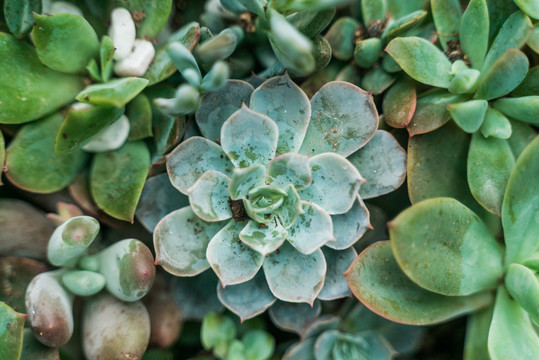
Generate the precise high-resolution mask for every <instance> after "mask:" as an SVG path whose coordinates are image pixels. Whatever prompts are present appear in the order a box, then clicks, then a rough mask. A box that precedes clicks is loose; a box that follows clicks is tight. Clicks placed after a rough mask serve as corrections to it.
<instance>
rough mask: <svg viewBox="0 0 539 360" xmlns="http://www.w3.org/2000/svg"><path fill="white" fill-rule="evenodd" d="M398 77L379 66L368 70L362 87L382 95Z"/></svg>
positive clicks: (362, 81) (362, 80)
mask: <svg viewBox="0 0 539 360" xmlns="http://www.w3.org/2000/svg"><path fill="white" fill-rule="evenodd" d="M395 80H397V78H396V77H395V76H394V75H393V74H391V73H388V72H386V71H385V70H384V69H383V68H381V67H377V68H374V69H373V70H371V71H368V72H367V73H366V74H365V76H364V77H363V78H362V79H361V87H362V88H363V89H365V90H367V91H369V92H371V91H372V93H373V94H374V95H380V94H382V93H383V92H384V91H386V90H387V89H388V88H389V87H390V86H391V85H392V84H393V83H394V82H395Z"/></svg>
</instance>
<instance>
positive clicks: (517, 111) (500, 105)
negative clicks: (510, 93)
mask: <svg viewBox="0 0 539 360" xmlns="http://www.w3.org/2000/svg"><path fill="white" fill-rule="evenodd" d="M494 108H495V109H496V110H498V111H500V112H501V113H503V114H504V115H506V116H509V117H511V118H513V119H516V120H520V121H524V122H527V123H530V124H533V125H538V124H539V96H538V95H532V96H523V97H519V98H503V99H499V100H497V101H496V102H495V103H494Z"/></svg>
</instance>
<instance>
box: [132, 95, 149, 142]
mask: <svg viewBox="0 0 539 360" xmlns="http://www.w3.org/2000/svg"><path fill="white" fill-rule="evenodd" d="M125 115H126V116H127V118H128V119H129V125H130V126H129V138H128V140H129V141H136V140H142V139H144V138H147V137H150V136H152V135H153V133H152V106H151V104H150V100H149V99H148V97H147V96H146V95H144V94H139V95H137V97H135V98H134V99H133V100H132V101H131V102H130V103H129V104H127V107H126V112H125Z"/></svg>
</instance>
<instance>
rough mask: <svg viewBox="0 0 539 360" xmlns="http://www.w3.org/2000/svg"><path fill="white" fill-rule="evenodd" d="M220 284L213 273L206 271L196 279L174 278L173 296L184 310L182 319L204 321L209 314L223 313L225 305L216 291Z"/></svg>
mask: <svg viewBox="0 0 539 360" xmlns="http://www.w3.org/2000/svg"><path fill="white" fill-rule="evenodd" d="M218 283H219V279H217V276H215V274H214V273H213V271H205V272H203V273H202V274H200V275H198V276H196V277H177V278H174V281H173V283H172V296H173V297H174V301H176V304H177V305H178V306H180V307H181V309H182V317H183V318H184V319H186V320H196V321H202V319H203V318H204V316H206V314H208V313H209V312H220V311H222V310H223V305H222V304H221V303H220V302H219V299H218V298H217V293H216V291H215V286H216V285H217V284H218Z"/></svg>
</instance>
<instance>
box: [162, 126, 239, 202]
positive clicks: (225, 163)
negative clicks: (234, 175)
mask: <svg viewBox="0 0 539 360" xmlns="http://www.w3.org/2000/svg"><path fill="white" fill-rule="evenodd" d="M227 169H228V171H227ZM232 169H234V165H233V164H232V163H231V162H230V160H228V157H227V156H226V154H225V153H224V151H223V149H222V148H221V147H220V146H219V145H217V144H216V143H214V142H212V141H210V140H207V139H205V138H202V137H199V136H193V137H191V138H189V139H187V140H186V141H184V142H182V143H181V144H180V145H179V146H178V147H176V149H174V150H173V151H172V152H171V153H170V155H168V157H167V172H168V175H169V177H170V181H171V183H172V185H173V186H174V187H175V188H177V189H178V190H180V191H181V192H182V193H184V194H186V195H187V194H188V193H189V190H190V188H191V187H192V186H193V185H194V184H195V182H196V181H197V180H198V179H199V178H200V177H201V176H202V175H203V174H204V173H205V172H206V171H209V170H216V171H219V172H221V173H223V174H228V173H230V171H231V170H232Z"/></svg>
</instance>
